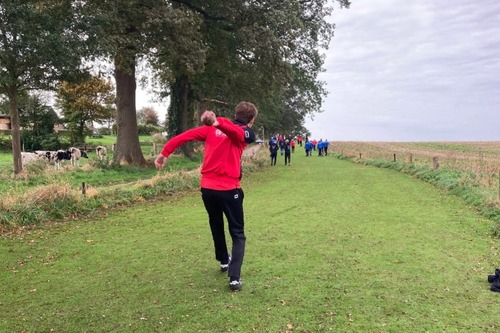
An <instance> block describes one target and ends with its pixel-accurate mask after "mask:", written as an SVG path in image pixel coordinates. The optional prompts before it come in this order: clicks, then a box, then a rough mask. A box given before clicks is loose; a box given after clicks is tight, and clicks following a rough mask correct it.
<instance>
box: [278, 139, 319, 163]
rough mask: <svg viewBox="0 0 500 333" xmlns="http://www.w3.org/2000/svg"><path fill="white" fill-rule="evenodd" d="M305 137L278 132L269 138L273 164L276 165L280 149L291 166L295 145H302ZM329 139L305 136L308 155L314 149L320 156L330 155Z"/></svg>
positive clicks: (305, 147) (310, 154)
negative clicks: (315, 138) (310, 138)
mask: <svg viewBox="0 0 500 333" xmlns="http://www.w3.org/2000/svg"><path fill="white" fill-rule="evenodd" d="M302 143H303V137H302V136H301V135H298V136H296V137H293V136H291V135H288V136H286V135H283V134H277V135H275V136H272V137H271V138H270V139H269V142H268V145H269V153H270V154H269V156H270V157H271V165H276V161H277V159H278V151H280V154H281V156H284V157H285V165H288V166H290V161H291V154H292V153H294V152H295V146H296V145H299V146H300V147H302ZM328 145H329V143H328V140H323V139H320V140H319V141H316V140H309V138H308V137H307V136H306V137H305V143H304V149H305V152H306V156H312V152H313V151H316V150H317V151H318V156H326V155H328Z"/></svg>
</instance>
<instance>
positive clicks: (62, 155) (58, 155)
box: [47, 149, 71, 170]
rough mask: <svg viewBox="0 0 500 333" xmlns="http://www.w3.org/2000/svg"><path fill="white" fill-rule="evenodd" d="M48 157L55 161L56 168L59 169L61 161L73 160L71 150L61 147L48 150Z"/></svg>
mask: <svg viewBox="0 0 500 333" xmlns="http://www.w3.org/2000/svg"><path fill="white" fill-rule="evenodd" d="M47 157H49V160H53V161H54V163H55V168H56V169H57V170H59V168H60V167H61V161H64V160H71V151H69V150H62V149H59V150H58V151H56V152H47Z"/></svg>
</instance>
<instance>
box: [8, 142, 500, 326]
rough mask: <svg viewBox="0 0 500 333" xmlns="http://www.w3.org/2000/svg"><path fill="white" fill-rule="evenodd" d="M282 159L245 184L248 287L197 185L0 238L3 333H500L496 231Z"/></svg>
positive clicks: (331, 163) (400, 177) (404, 178)
mask: <svg viewBox="0 0 500 333" xmlns="http://www.w3.org/2000/svg"><path fill="white" fill-rule="evenodd" d="M280 162H283V159H279V160H278V163H279V164H278V165H277V166H275V167H267V168H266V169H265V170H264V171H262V172H257V173H251V174H246V175H245V178H244V182H243V185H244V189H245V218H246V230H247V238H248V242H247V252H246V257H245V264H244V266H243V279H244V286H243V290H242V291H241V292H238V293H231V292H229V291H228V290H227V285H226V283H227V278H226V277H225V276H224V275H223V274H221V273H220V272H219V271H218V266H217V262H216V261H215V260H214V259H213V245H212V240H211V236H210V232H209V228H208V225H207V216H206V212H205V210H204V207H203V203H202V201H201V199H200V195H199V193H198V191H193V192H190V193H184V195H182V196H174V197H170V198H165V199H162V201H158V202H152V203H144V204H141V205H135V206H133V207H131V208H127V209H123V210H119V211H113V212H109V215H107V216H106V217H103V218H101V219H91V220H77V221H72V222H66V223H62V224H58V225H52V226H51V227H45V228H36V229H34V230H31V231H25V232H23V233H21V234H19V235H16V236H11V237H8V238H2V239H0V281H2V283H1V284H0V295H2V296H1V297H0V331H2V332H21V331H23V330H24V331H26V332H49V331H51V330H54V331H55V332H496V331H498V329H499V321H498V300H499V298H498V297H499V296H500V295H499V294H497V293H493V292H491V291H489V284H488V283H487V282H486V276H487V275H488V274H492V272H493V271H494V268H495V267H498V265H499V262H498V257H499V255H500V253H499V250H498V249H499V241H498V239H492V238H491V235H490V233H489V228H490V226H491V221H489V220H486V219H484V218H481V217H480V216H479V215H477V214H475V213H474V212H473V211H472V210H471V209H469V208H468V207H467V206H465V205H464V203H463V202H462V201H460V200H459V199H458V198H456V197H452V196H448V195H446V194H445V193H444V192H443V191H440V190H437V189H436V188H434V187H433V186H431V185H429V184H427V183H424V182H421V181H418V180H415V179H413V178H411V177H410V176H408V175H405V174H402V173H398V172H395V171H392V170H387V169H379V168H375V167H370V166H364V165H357V164H353V163H351V162H348V161H343V160H337V159H335V158H332V157H327V158H318V157H316V156H314V157H310V158H305V157H303V156H302V151H301V150H300V149H299V150H298V152H297V153H295V154H294V155H293V156H292V166H291V167H285V166H284V165H282V164H281V163H280Z"/></svg>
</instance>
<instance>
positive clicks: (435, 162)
mask: <svg viewBox="0 0 500 333" xmlns="http://www.w3.org/2000/svg"><path fill="white" fill-rule="evenodd" d="M432 168H433V169H434V170H436V169H438V168H439V159H438V158H437V156H434V157H433V158H432Z"/></svg>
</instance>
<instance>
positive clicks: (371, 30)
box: [138, 0, 500, 141]
mask: <svg viewBox="0 0 500 333" xmlns="http://www.w3.org/2000/svg"><path fill="white" fill-rule="evenodd" d="M331 20H332V21H333V22H335V24H336V29H335V37H334V38H333V40H332V43H331V45H330V49H329V50H328V51H327V53H326V56H327V57H326V62H325V68H326V72H325V73H322V74H321V76H320V80H322V81H325V82H326V83H327V86H326V88H327V90H328V91H329V95H328V97H327V99H326V100H325V103H324V105H323V111H324V112H323V113H320V114H317V115H316V116H315V117H314V120H311V119H308V120H307V121H306V127H307V128H308V129H309V130H310V131H311V132H312V138H315V139H321V138H322V139H328V140H337V141H346V140H353V141H492V140H495V141H500V1H498V0H483V1H476V0H454V1H449V0H405V1H401V0H352V4H351V7H350V8H349V9H339V8H336V9H335V11H334V13H333V15H332V17H331ZM138 93H139V94H141V93H140V92H138ZM139 94H138V106H139V107H140V106H145V105H148V104H151V103H147V100H145V97H144V96H142V95H139ZM162 109H163V110H164V109H165V106H163V108H162ZM161 116H162V117H163V118H164V115H163V114H162V115H161Z"/></svg>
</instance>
